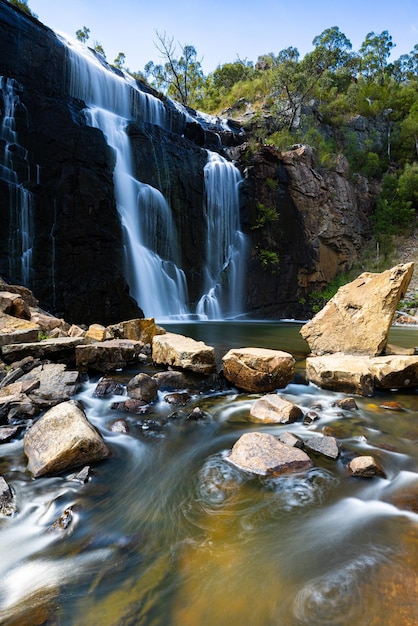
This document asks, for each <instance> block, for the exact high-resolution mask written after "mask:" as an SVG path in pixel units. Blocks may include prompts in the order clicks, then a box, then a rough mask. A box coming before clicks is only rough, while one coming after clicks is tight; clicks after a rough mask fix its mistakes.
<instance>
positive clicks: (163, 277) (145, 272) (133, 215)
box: [68, 43, 188, 319]
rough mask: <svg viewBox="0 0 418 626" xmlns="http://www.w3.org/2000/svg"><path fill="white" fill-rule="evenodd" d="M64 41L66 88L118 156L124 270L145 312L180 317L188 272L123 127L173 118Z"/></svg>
mask: <svg viewBox="0 0 418 626" xmlns="http://www.w3.org/2000/svg"><path fill="white" fill-rule="evenodd" d="M74 45H75V44H70V43H68V52H69V57H70V93H71V95H72V96H73V97H76V98H79V99H81V100H83V101H84V102H85V103H86V105H87V109H86V111H85V115H86V121H87V124H89V125H90V126H93V127H95V128H99V129H100V130H101V131H102V132H103V134H104V135H105V137H106V141H107V143H108V145H109V146H110V147H111V148H113V150H114V152H115V156H116V163H115V169H114V175H113V178H114V189H115V200H116V205H117V209H118V213H119V216H120V220H121V224H122V231H123V238H124V248H125V259H124V262H125V263H124V264H125V276H126V280H127V282H128V284H129V288H130V292H131V295H132V296H133V297H134V298H135V300H136V301H137V302H138V304H139V305H140V306H141V307H142V308H143V310H144V313H145V315H150V316H153V317H158V318H160V319H161V318H164V317H178V316H184V315H187V313H188V306H187V299H188V297H187V285H186V277H185V274H184V272H183V271H182V269H181V268H180V267H179V254H178V237H177V233H176V228H175V224H174V221H173V219H172V215H171V209H170V207H169V205H168V203H167V202H166V200H165V198H164V196H163V194H162V193H161V192H160V191H159V190H158V189H155V188H154V187H152V186H151V185H147V184H145V183H142V182H140V181H138V180H137V179H136V178H135V177H134V174H133V166H132V158H131V146H130V141H129V137H128V135H127V133H126V128H127V125H128V123H129V122H130V121H131V120H132V119H138V118H141V119H142V120H143V121H145V122H148V123H150V124H154V125H157V126H161V127H162V128H170V125H171V120H170V116H169V114H167V112H166V109H165V107H164V105H163V103H162V102H161V101H160V100H158V98H155V97H153V96H151V95H150V94H146V93H143V92H141V91H140V90H139V89H138V88H137V87H136V84H135V82H134V81H133V80H131V79H129V78H126V77H124V76H123V75H118V74H116V73H114V72H112V71H109V70H108V69H107V68H106V67H104V66H103V64H102V63H101V62H100V60H99V59H98V58H97V57H96V56H95V55H93V54H92V53H91V52H89V51H88V50H87V49H86V48H85V47H81V46H79V47H78V49H77V50H76V49H75V47H74Z"/></svg>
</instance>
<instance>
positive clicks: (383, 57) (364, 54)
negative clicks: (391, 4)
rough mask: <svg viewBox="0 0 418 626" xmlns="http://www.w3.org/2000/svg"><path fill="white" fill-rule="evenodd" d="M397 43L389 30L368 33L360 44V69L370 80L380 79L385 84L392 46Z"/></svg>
mask: <svg viewBox="0 0 418 626" xmlns="http://www.w3.org/2000/svg"><path fill="white" fill-rule="evenodd" d="M395 45H396V44H394V43H393V42H392V37H391V35H389V33H388V31H387V30H384V31H383V32H381V33H380V35H377V34H376V33H373V32H371V33H368V34H367V35H366V39H365V40H364V41H363V43H362V44H361V46H360V50H359V53H360V71H361V73H362V74H363V76H364V77H365V78H366V80H368V81H373V80H375V79H378V80H379V82H380V83H381V84H383V82H384V80H385V75H386V69H387V66H388V59H389V56H390V53H391V51H392V48H394V47H395Z"/></svg>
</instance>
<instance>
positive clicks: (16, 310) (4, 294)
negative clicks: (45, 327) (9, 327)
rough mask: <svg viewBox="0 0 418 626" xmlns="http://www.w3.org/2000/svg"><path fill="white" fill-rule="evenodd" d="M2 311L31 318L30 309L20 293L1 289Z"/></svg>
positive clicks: (0, 308) (0, 307)
mask: <svg viewBox="0 0 418 626" xmlns="http://www.w3.org/2000/svg"><path fill="white" fill-rule="evenodd" d="M0 312H1V313H6V314H7V315H12V316H13V317H18V318H20V319H24V320H30V309H29V306H28V304H27V303H26V302H25V300H24V298H22V296H21V295H20V294H18V293H11V292H10V291H0Z"/></svg>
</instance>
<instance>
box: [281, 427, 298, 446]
mask: <svg viewBox="0 0 418 626" xmlns="http://www.w3.org/2000/svg"><path fill="white" fill-rule="evenodd" d="M278 439H279V441H281V442H282V443H284V444H286V446H290V447H291V448H303V441H302V439H301V438H300V437H298V436H297V435H295V434H294V433H289V432H288V431H287V430H286V431H285V432H284V433H280V435H279V436H278Z"/></svg>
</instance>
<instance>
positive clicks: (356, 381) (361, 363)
mask: <svg viewBox="0 0 418 626" xmlns="http://www.w3.org/2000/svg"><path fill="white" fill-rule="evenodd" d="M306 376H307V378H308V379H309V380H310V381H311V382H312V383H314V384H315V385H317V386H318V387H321V388H322V389H329V390H330V391H342V392H344V393H349V394H353V393H354V394H357V395H360V396H372V395H373V391H374V384H373V376H372V374H371V372H370V358H369V357H367V356H364V357H359V356H351V355H348V354H328V355H326V356H315V357H308V358H307V359H306Z"/></svg>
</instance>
